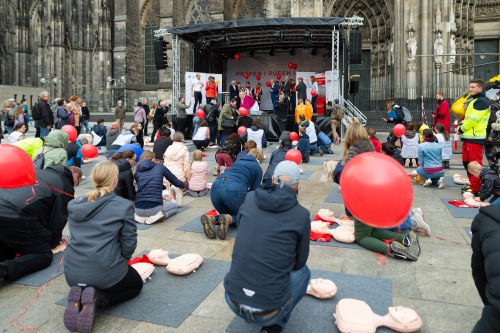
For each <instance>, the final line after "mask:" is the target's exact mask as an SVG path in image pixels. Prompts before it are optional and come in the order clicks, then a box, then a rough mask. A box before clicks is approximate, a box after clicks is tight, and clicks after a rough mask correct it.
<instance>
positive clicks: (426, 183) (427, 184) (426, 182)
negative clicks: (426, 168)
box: [422, 178, 432, 187]
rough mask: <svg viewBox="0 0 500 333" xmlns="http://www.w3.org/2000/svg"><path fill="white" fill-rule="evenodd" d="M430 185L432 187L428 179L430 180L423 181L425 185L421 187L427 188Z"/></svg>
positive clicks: (430, 180)
mask: <svg viewBox="0 0 500 333" xmlns="http://www.w3.org/2000/svg"><path fill="white" fill-rule="evenodd" d="M431 185H432V179H430V178H429V179H427V180H426V181H425V183H424V184H423V185H422V186H423V187H429V186H431Z"/></svg>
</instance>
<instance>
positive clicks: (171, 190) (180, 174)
mask: <svg viewBox="0 0 500 333" xmlns="http://www.w3.org/2000/svg"><path fill="white" fill-rule="evenodd" d="M163 161H164V162H163V165H165V166H166V167H167V168H168V169H169V170H170V172H172V173H173V174H174V176H175V177H177V178H178V179H179V180H180V181H181V182H186V181H187V179H188V176H189V167H190V163H189V151H188V149H187V147H186V145H185V144H184V134H182V132H180V131H178V132H176V133H175V134H174V142H173V143H172V144H171V145H170V146H169V147H168V148H167V150H166V151H165V154H164V155H163ZM165 187H167V192H168V195H170V196H171V197H174V196H175V198H176V200H177V204H178V206H179V207H180V206H182V196H183V192H182V190H181V189H180V188H179V187H178V186H175V185H170V186H169V184H168V183H167V182H165Z"/></svg>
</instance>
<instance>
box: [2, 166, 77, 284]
mask: <svg viewBox="0 0 500 333" xmlns="http://www.w3.org/2000/svg"><path fill="white" fill-rule="evenodd" d="M81 176H82V174H81V170H80V169H79V168H76V167H70V168H67V167H64V166H62V165H57V166H54V167H50V168H47V169H44V170H37V175H36V180H37V182H38V184H34V185H30V186H23V187H18V188H9V189H0V280H2V279H4V280H6V281H14V280H17V279H18V278H21V277H23V276H25V275H28V274H30V273H33V272H36V271H39V270H42V269H44V268H46V267H47V266H49V265H50V263H51V262H52V256H53V255H52V251H51V250H52V249H54V248H56V247H57V246H58V245H59V243H60V242H61V238H62V230H63V229H64V227H65V226H66V221H67V218H68V209H67V208H68V202H69V201H70V200H71V199H73V198H74V192H75V191H74V186H77V185H78V184H79V182H80V179H81Z"/></svg>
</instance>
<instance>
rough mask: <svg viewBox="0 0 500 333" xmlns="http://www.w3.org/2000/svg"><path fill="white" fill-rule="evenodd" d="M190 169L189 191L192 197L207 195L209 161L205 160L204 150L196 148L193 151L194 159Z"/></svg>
mask: <svg viewBox="0 0 500 333" xmlns="http://www.w3.org/2000/svg"><path fill="white" fill-rule="evenodd" d="M190 170H191V172H190V175H189V190H188V191H187V193H188V194H189V195H191V196H192V197H203V196H205V195H206V194H207V193H208V189H207V176H208V163H207V162H206V161H203V152H202V151H201V150H195V151H194V152H193V161H192V162H191V168H190Z"/></svg>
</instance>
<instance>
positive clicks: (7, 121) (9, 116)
mask: <svg viewBox="0 0 500 333" xmlns="http://www.w3.org/2000/svg"><path fill="white" fill-rule="evenodd" d="M11 111H12V110H9V111H7V114H6V115H5V121H4V122H3V124H4V125H5V126H7V127H14V124H15V120H14V118H13V116H12V113H11Z"/></svg>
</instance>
